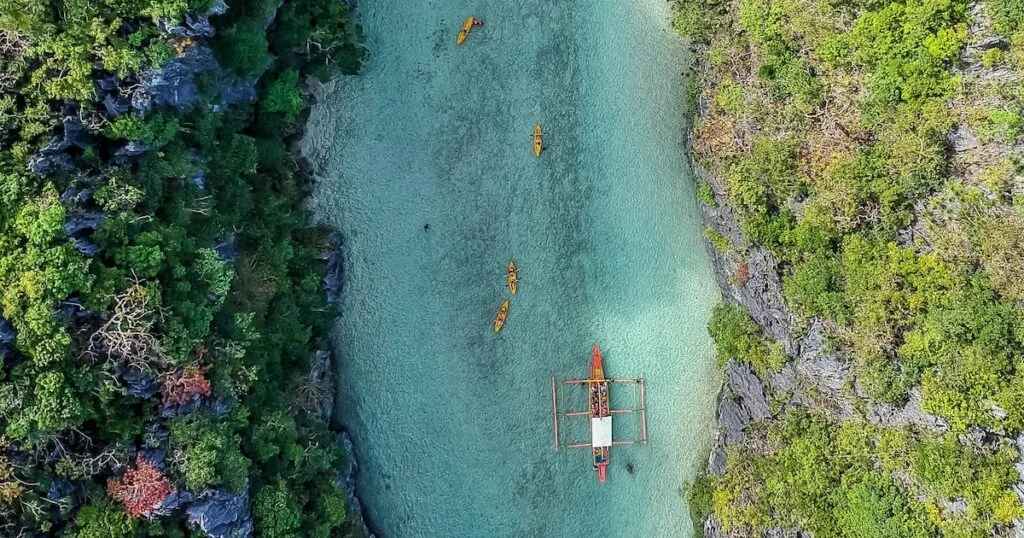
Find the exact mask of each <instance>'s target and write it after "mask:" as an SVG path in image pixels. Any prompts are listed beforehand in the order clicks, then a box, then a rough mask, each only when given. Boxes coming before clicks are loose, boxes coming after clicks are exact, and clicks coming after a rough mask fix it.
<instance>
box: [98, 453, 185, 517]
mask: <svg viewBox="0 0 1024 538" xmlns="http://www.w3.org/2000/svg"><path fill="white" fill-rule="evenodd" d="M107 493H108V494H109V495H110V496H111V497H113V498H114V499H116V500H117V502H119V503H121V506H124V510H125V512H128V515H129V516H131V517H139V516H147V515H149V514H150V513H151V512H152V511H153V509H154V508H156V507H157V506H160V503H161V502H163V500H164V499H165V498H166V497H167V496H168V495H170V494H171V493H174V487H173V486H171V482H170V481H169V480H167V478H165V477H164V475H163V474H162V473H161V472H160V470H159V469H157V468H156V467H155V466H154V465H153V464H152V463H150V462H149V460H147V459H146V458H143V457H142V456H136V457H135V467H132V468H129V469H128V470H127V471H125V472H124V474H123V475H121V477H120V478H111V479H110V480H109V481H107Z"/></svg>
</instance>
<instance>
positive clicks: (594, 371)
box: [551, 345, 647, 482]
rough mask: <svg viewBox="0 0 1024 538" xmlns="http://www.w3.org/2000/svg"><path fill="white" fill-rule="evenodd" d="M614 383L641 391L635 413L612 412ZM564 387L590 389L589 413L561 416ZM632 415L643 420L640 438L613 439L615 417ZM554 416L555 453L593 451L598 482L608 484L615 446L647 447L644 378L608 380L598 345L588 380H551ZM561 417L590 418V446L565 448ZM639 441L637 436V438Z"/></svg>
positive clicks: (628, 411)
mask: <svg viewBox="0 0 1024 538" xmlns="http://www.w3.org/2000/svg"><path fill="white" fill-rule="evenodd" d="M614 383H630V384H632V385H633V386H634V387H636V389H637V391H638V395H637V396H638V397H637V400H636V401H638V402H639V407H637V408H635V409H612V407H611V398H610V396H611V390H610V387H611V385H612V384H614ZM560 384H562V385H583V386H586V388H587V394H588V396H589V398H588V400H589V406H588V407H589V409H587V410H586V411H570V412H567V413H559V412H558V386H559V385H560ZM626 414H632V415H633V416H637V417H638V418H639V427H640V438H639V439H635V438H634V439H628V440H620V441H616V440H615V439H613V437H612V417H614V416H615V415H626ZM551 415H552V421H553V428H554V439H555V450H558V449H559V448H591V449H592V451H593V456H594V470H595V471H597V474H598V479H599V480H600V481H601V482H604V480H605V475H606V470H607V466H608V456H609V452H610V451H611V447H613V446H628V445H634V444H638V443H639V444H642V445H646V444H647V405H646V394H645V387H644V378H643V377H613V378H607V377H605V376H604V368H603V365H602V363H601V352H600V349H599V348H598V346H597V345H594V356H593V361H592V363H591V374H590V378H588V379H566V380H563V381H561V383H559V381H558V380H556V379H555V378H554V377H552V378H551ZM559 417H590V442H589V443H572V444H569V445H564V446H563V445H561V439H560V438H559V435H558V419H559ZM634 437H635V434H634Z"/></svg>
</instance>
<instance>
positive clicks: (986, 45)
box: [971, 36, 1010, 50]
mask: <svg viewBox="0 0 1024 538" xmlns="http://www.w3.org/2000/svg"><path fill="white" fill-rule="evenodd" d="M971 48H973V49H978V50H989V49H1009V48H1010V43H1009V42H1008V41H1007V40H1005V39H1003V38H1002V37H1000V36H991V37H985V38H982V39H979V40H978V41H976V42H974V43H971Z"/></svg>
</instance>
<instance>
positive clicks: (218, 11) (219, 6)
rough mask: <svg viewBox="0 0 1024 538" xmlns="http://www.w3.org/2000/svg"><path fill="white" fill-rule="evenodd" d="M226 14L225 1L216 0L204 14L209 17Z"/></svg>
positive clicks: (226, 4) (226, 5) (226, 6)
mask: <svg viewBox="0 0 1024 538" xmlns="http://www.w3.org/2000/svg"><path fill="white" fill-rule="evenodd" d="M227 12H228V3H227V2H226V1H225V0H217V1H216V2H214V3H213V5H212V6H210V9H208V10H207V11H206V13H208V14H210V15H223V14H225V13H227Z"/></svg>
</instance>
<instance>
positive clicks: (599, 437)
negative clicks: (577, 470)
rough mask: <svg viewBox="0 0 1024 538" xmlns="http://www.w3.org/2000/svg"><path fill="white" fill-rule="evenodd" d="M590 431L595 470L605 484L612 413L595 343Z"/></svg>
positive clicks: (599, 355)
mask: <svg viewBox="0 0 1024 538" xmlns="http://www.w3.org/2000/svg"><path fill="white" fill-rule="evenodd" d="M589 389H590V432H591V437H592V438H593V442H592V443H591V444H590V446H591V447H593V449H594V470H595V471H597V479H598V480H599V481H600V482H601V483H602V484H603V483H604V479H605V472H606V470H607V468H608V449H609V448H611V446H612V413H611V406H610V405H609V403H608V380H606V379H605V378H604V368H602V366H601V348H599V347H597V344H594V356H593V358H592V359H591V362H590V387H589Z"/></svg>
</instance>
